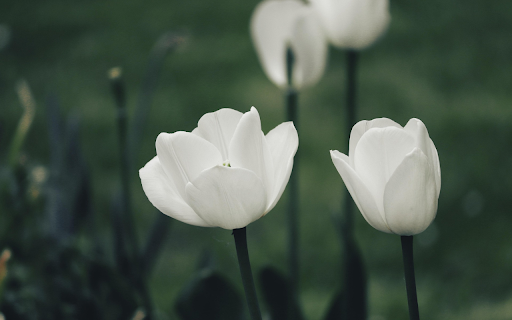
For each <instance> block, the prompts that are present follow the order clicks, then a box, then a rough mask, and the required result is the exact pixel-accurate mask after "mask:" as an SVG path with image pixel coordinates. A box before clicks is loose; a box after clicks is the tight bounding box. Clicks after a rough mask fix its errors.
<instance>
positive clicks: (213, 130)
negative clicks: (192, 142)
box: [192, 109, 243, 161]
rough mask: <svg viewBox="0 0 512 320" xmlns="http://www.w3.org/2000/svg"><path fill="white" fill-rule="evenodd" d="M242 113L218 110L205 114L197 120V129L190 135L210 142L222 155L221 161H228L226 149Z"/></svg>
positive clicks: (231, 110)
mask: <svg viewBox="0 0 512 320" xmlns="http://www.w3.org/2000/svg"><path fill="white" fill-rule="evenodd" d="M242 115H243V113H241V112H240V111H237V110H233V109H220V110H218V111H215V112H210V113H207V114H205V115H204V116H202V117H201V119H199V122H198V125H197V128H196V129H194V131H192V133H194V134H197V135H199V136H200V137H203V138H204V139H206V140H208V141H210V142H211V143H212V144H213V145H214V146H216V147H217V149H218V150H219V151H220V153H221V155H222V160H223V161H226V160H228V159H229V155H228V147H229V143H230V142H231V138H232V137H233V133H234V132H235V129H236V126H237V125H238V122H239V121H240V118H242Z"/></svg>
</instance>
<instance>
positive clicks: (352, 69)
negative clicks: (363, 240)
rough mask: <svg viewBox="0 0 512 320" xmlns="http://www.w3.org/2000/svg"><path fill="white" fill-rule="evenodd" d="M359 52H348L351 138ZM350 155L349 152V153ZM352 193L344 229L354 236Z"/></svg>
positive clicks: (355, 105) (348, 119)
mask: <svg viewBox="0 0 512 320" xmlns="http://www.w3.org/2000/svg"><path fill="white" fill-rule="evenodd" d="M358 55H359V54H358V52H357V51H355V50H348V51H347V100H346V104H347V113H346V119H347V122H346V126H347V136H348V137H350V132H351V130H352V127H353V126H354V125H355V124H356V110H357V104H356V98H357V92H356V91H357V61H358ZM347 154H348V152H347ZM350 198H351V197H350V193H349V192H348V189H346V190H345V199H346V200H345V204H344V207H345V214H344V219H343V220H344V221H343V222H344V229H345V232H348V233H350V235H352V229H353V227H352V225H353V220H354V204H353V203H352V201H351V200H350Z"/></svg>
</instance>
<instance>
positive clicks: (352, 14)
mask: <svg viewBox="0 0 512 320" xmlns="http://www.w3.org/2000/svg"><path fill="white" fill-rule="evenodd" d="M311 3H312V5H313V7H314V8H316V9H317V10H318V12H319V14H320V16H321V21H322V23H323V26H324V30H325V32H326V34H327V36H328V38H329V40H330V41H331V43H332V44H333V45H334V46H336V47H338V48H351V49H357V50H360V49H364V48H366V47H368V46H369V45H371V44H372V43H373V42H375V41H376V40H377V39H378V38H379V37H380V36H381V35H382V34H383V33H384V32H385V31H386V29H387V27H388V25H389V21H390V19H391V18H390V15H389V9H388V7H389V2H388V0H345V1H340V0H311Z"/></svg>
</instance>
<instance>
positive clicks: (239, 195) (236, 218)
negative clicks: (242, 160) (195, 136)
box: [186, 166, 267, 229]
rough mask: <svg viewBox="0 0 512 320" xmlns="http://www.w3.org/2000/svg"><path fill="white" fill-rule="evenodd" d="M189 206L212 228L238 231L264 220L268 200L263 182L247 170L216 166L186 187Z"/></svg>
mask: <svg viewBox="0 0 512 320" xmlns="http://www.w3.org/2000/svg"><path fill="white" fill-rule="evenodd" d="M186 192H187V202H188V203H189V204H190V206H191V207H192V208H193V209H194V211H195V212H196V213H197V214H198V215H199V216H200V217H201V218H202V219H203V220H205V221H206V222H207V223H208V224H209V225H212V226H217V227H221V228H224V229H238V228H243V227H245V226H247V225H248V224H249V223H251V222H253V221H255V220H257V219H259V218H261V217H262V216H263V213H264V212H265V208H266V207H267V196H266V192H265V188H264V186H263V183H262V181H261V179H260V178H258V177H257V176H256V175H255V174H254V173H253V172H251V171H249V170H247V169H243V168H232V167H231V168H229V167H224V166H215V167H213V168H210V169H208V170H205V171H204V172H202V173H201V174H200V175H199V176H198V177H197V178H196V179H195V180H194V181H193V182H191V183H188V184H187V186H186Z"/></svg>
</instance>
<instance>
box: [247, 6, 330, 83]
mask: <svg viewBox="0 0 512 320" xmlns="http://www.w3.org/2000/svg"><path fill="white" fill-rule="evenodd" d="M250 29H251V36H252V40H253V43H254V47H255V48H256V52H257V54H258V58H259V60H260V63H261V65H262V66H263V70H264V71H265V74H266V75H267V77H268V78H269V79H270V80H271V81H272V82H274V83H275V84H276V85H277V86H278V87H281V88H284V87H286V86H287V85H288V77H287V72H286V71H287V70H286V51H287V48H288V47H290V48H291V50H292V52H293V57H294V63H293V69H292V70H293V71H292V87H294V88H296V89H301V88H304V87H307V86H312V85H314V84H315V83H317V82H318V80H320V78H321V77H322V75H323V72H324V69H325V64H326V60H327V39H326V38H325V35H324V32H323V30H322V27H321V25H320V22H319V21H318V16H317V13H316V12H315V11H314V10H313V9H312V8H311V6H309V5H306V4H305V3H303V2H301V1H298V0H284V1H279V0H267V1H263V2H261V3H260V4H258V6H256V9H255V10H254V12H253V14H252V18H251V24H250Z"/></svg>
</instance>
